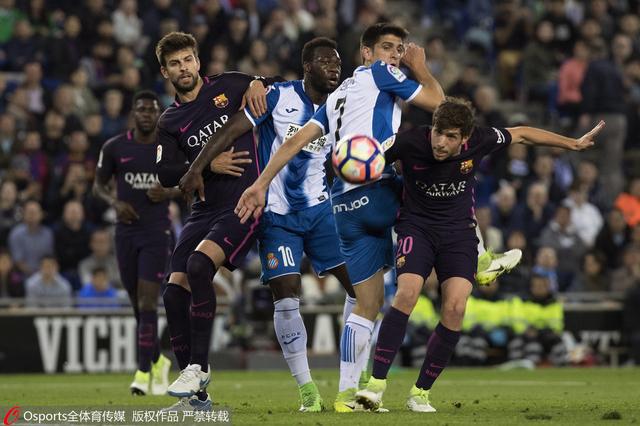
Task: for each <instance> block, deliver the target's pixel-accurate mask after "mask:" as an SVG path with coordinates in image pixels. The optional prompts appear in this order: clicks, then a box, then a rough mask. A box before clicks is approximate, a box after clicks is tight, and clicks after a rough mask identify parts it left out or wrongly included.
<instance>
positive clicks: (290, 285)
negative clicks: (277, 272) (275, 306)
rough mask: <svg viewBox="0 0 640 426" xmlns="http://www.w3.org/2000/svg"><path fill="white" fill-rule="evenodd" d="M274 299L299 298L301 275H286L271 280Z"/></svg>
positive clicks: (270, 284)
mask: <svg viewBox="0 0 640 426" xmlns="http://www.w3.org/2000/svg"><path fill="white" fill-rule="evenodd" d="M268 284H269V288H270V289H271V293H272V295H273V301H274V302H275V301H278V300H282V299H288V298H299V297H300V291H301V284H300V276H299V275H285V276H283V277H278V278H274V279H272V280H270V281H269V283H268Z"/></svg>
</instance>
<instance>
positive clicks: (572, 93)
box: [557, 40, 589, 127]
mask: <svg viewBox="0 0 640 426" xmlns="http://www.w3.org/2000/svg"><path fill="white" fill-rule="evenodd" d="M588 61H589V47H588V46H587V44H586V43H585V42H584V41H583V40H578V41H576V44H575V45H574V46H573V56H572V57H570V58H569V59H567V60H566V61H564V63H563V64H562V66H560V71H559V72H558V99H557V102H558V109H559V111H560V113H561V114H562V115H563V116H565V117H567V118H568V119H569V120H570V123H571V127H573V126H574V125H575V123H576V122H577V120H578V116H579V115H580V108H581V106H580V103H581V102H582V91H581V90H580V88H581V86H582V80H583V79H584V73H585V71H586V70H587V64H588Z"/></svg>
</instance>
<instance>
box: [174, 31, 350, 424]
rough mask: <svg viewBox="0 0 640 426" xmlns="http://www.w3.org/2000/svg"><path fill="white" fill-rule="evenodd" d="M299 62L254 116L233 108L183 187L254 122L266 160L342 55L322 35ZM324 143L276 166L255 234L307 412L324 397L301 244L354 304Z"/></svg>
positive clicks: (300, 119)
mask: <svg viewBox="0 0 640 426" xmlns="http://www.w3.org/2000/svg"><path fill="white" fill-rule="evenodd" d="M302 66H303V69H304V78H303V80H296V81H288V82H284V83H276V84H274V85H273V86H270V87H269V90H268V93H267V114H264V115H262V116H260V117H256V116H254V115H252V114H251V112H250V111H249V109H247V108H245V111H244V113H242V112H240V113H238V114H236V115H234V116H233V117H232V118H231V119H230V120H229V122H228V123H227V124H226V126H225V127H224V128H223V129H222V130H221V131H219V132H217V133H216V134H215V135H214V136H213V137H212V138H211V140H210V141H209V142H208V143H207V145H206V146H205V147H204V148H203V149H202V151H200V154H199V155H198V158H196V159H195V161H193V162H192V163H191V166H190V168H189V171H188V172H187V173H186V174H185V175H184V176H183V178H182V179H181V181H180V188H181V189H182V190H183V191H184V192H185V193H187V194H193V192H194V191H197V192H198V193H199V194H202V192H203V190H204V183H203V180H202V171H203V170H204V169H205V168H206V165H207V164H209V163H210V162H211V161H212V160H213V159H214V158H215V157H216V155H218V154H219V153H221V152H222V151H223V150H225V149H227V147H228V146H229V145H230V144H231V143H232V142H233V140H234V139H236V138H237V137H238V136H240V135H242V134H244V133H246V132H248V131H251V129H252V128H253V127H254V126H258V134H259V145H258V160H259V163H260V166H261V167H264V165H265V164H266V163H267V162H268V161H269V157H270V156H271V153H272V152H275V150H276V149H278V147H279V146H280V145H282V143H283V141H285V140H286V139H287V138H289V137H291V136H292V135H294V134H295V133H296V132H297V131H298V129H299V128H300V127H302V126H303V125H304V124H306V123H307V121H309V119H311V117H312V116H313V114H314V113H315V112H316V111H317V110H318V108H319V107H320V106H321V105H322V104H324V102H325V101H326V99H327V95H328V94H329V93H331V92H332V91H333V90H335V89H336V87H337V86H338V83H339V79H340V69H341V63H340V57H339V56H338V52H337V51H336V43H335V42H334V41H333V40H330V39H328V38H324V37H319V38H315V39H313V40H311V41H309V42H308V43H306V44H305V45H304V47H303V49H302ZM330 151H331V143H330V142H329V141H328V140H327V138H325V137H321V138H319V139H317V140H315V141H313V142H311V143H310V144H309V145H307V146H305V147H304V148H303V149H302V150H301V151H300V152H299V153H298V154H297V155H296V156H295V157H293V159H292V160H291V161H290V162H289V163H288V164H287V165H286V166H285V167H284V169H282V170H281V171H280V173H278V175H277V176H276V178H275V179H274V180H273V182H271V185H270V186H269V196H268V202H267V205H266V208H265V214H264V215H263V216H262V219H261V224H260V231H259V236H258V245H259V250H260V260H261V262H262V277H261V278H262V282H263V283H266V284H267V285H269V287H270V288H271V291H272V293H273V299H274V305H275V310H274V315H273V322H274V328H275V330H276V337H277V338H278V342H279V343H280V347H281V349H282V352H283V354H284V358H285V360H286V361H287V364H288V365H289V369H290V370H291V374H292V375H293V377H294V378H295V379H296V382H297V383H298V386H299V390H300V399H301V401H302V404H301V407H300V411H305V412H317V411H321V409H322V398H321V397H320V393H319V392H318V388H317V386H316V385H315V383H313V381H312V379H311V373H310V371H309V362H308V360H307V331H306V329H305V326H304V322H303V321H302V317H301V316H300V301H299V298H300V291H301V279H300V263H301V260H302V253H303V251H304V252H305V253H306V254H307V256H308V257H309V259H310V260H311V264H312V265H313V268H314V270H315V271H316V272H317V273H318V275H320V276H322V275H325V274H327V273H330V274H333V275H334V276H336V277H337V278H338V280H339V281H340V283H341V284H342V285H343V287H344V288H345V290H346V291H347V296H346V299H345V305H344V310H343V318H344V320H345V321H346V319H347V318H348V316H349V314H350V313H351V310H352V309H353V306H354V304H355V294H354V293H353V288H352V286H351V282H350V281H349V276H348V274H347V268H346V266H345V262H344V260H343V256H342V255H341V254H340V247H339V244H338V237H337V235H336V231H335V220H334V217H333V214H332V213H331V203H330V202H329V193H328V188H327V179H326V176H325V169H324V162H325V159H326V158H327V156H328V155H329V153H330ZM201 196H202V195H201Z"/></svg>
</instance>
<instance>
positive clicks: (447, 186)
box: [416, 180, 467, 198]
mask: <svg viewBox="0 0 640 426" xmlns="http://www.w3.org/2000/svg"><path fill="white" fill-rule="evenodd" d="M416 185H417V186H418V188H420V190H421V191H423V192H424V193H425V194H427V195H428V196H430V197H434V198H449V197H455V196H456V195H460V194H462V193H463V192H464V191H465V190H466V189H467V181H466V180H461V181H459V182H441V183H434V184H431V185H428V184H426V183H424V182H422V181H419V180H416Z"/></svg>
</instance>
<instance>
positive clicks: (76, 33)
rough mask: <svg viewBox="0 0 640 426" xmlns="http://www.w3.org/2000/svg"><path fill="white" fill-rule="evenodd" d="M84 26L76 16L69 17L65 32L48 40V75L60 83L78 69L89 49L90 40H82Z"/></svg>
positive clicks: (65, 24)
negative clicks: (81, 33) (81, 34)
mask: <svg viewBox="0 0 640 426" xmlns="http://www.w3.org/2000/svg"><path fill="white" fill-rule="evenodd" d="M81 31H82V24H81V22H80V19H79V18H78V16H76V15H69V16H67V17H66V19H65V20H64V32H63V33H62V34H61V35H55V34H54V35H52V36H51V37H50V38H49V40H48V43H47V44H48V45H47V58H48V60H49V63H48V67H47V73H48V74H49V75H50V76H51V77H53V78H55V79H58V80H60V81H65V80H66V79H67V78H68V77H69V75H70V74H71V72H72V71H73V70H74V69H76V68H77V67H78V64H79V63H80V58H81V57H82V55H83V54H84V53H85V49H86V48H89V46H90V45H89V44H88V42H89V41H88V40H82V39H81V38H80V32H81Z"/></svg>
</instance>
